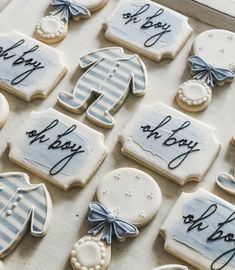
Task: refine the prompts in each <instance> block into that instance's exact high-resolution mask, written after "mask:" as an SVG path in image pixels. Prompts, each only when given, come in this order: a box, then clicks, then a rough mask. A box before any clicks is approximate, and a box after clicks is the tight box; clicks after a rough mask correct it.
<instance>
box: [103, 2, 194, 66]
mask: <svg viewBox="0 0 235 270" xmlns="http://www.w3.org/2000/svg"><path fill="white" fill-rule="evenodd" d="M104 28H106V32H105V37H106V38H107V39H109V40H111V41H114V42H116V43H118V44H120V45H121V46H124V47H127V48H128V49H131V50H133V51H135V52H137V53H138V54H142V55H144V56H147V57H149V58H151V59H154V60H156V61H160V60H161V59H162V58H174V57H175V56H176V55H177V54H178V52H179V51H180V49H181V48H182V47H183V46H184V44H185V43H186V41H187V40H188V39H189V37H190V35H191V32H192V28H191V27H190V26H189V24H188V18H187V17H185V16H183V15H181V14H180V13H177V12H175V11H173V10H171V9H169V8H167V7H164V6H162V5H160V4H157V3H154V2H152V1H148V0H121V1H119V3H118V5H117V8H116V10H115V11H114V13H113V14H112V15H111V16H110V18H108V19H107V21H106V23H105V24H104Z"/></svg>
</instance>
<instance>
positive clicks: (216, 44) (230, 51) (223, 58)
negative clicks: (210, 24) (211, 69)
mask: <svg viewBox="0 0 235 270" xmlns="http://www.w3.org/2000/svg"><path fill="white" fill-rule="evenodd" d="M234 46H235V33H233V32H231V31H227V30H222V29H213V30H209V31H205V32H203V33H201V34H200V35H198V36H197V37H196V39H195V41H194V44H193V48H192V52H193V54H194V55H197V56H199V57H201V58H202V59H204V60H205V61H206V62H208V63H210V64H211V65H213V66H216V67H219V68H224V69H229V70H231V71H233V72H235V52H234Z"/></svg>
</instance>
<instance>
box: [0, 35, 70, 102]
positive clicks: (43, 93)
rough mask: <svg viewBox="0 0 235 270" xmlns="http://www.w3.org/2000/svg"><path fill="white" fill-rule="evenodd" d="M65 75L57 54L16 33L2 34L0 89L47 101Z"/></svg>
mask: <svg viewBox="0 0 235 270" xmlns="http://www.w3.org/2000/svg"><path fill="white" fill-rule="evenodd" d="M66 71H67V68H66V65H65V62H64V59H63V54H62V53H61V52H59V51H58V50H56V49H54V48H51V47H49V46H47V45H45V44H43V43H41V42H39V41H37V40H35V39H33V38H31V37H28V36H26V35H24V34H21V33H19V32H16V31H15V32H12V33H8V34H0V87H1V88H3V89H5V90H7V91H8V92H10V93H12V94H14V95H16V96H18V97H21V98H23V99H24V100H26V101H31V100H32V99H34V98H46V97H47V96H48V94H49V93H50V92H51V91H52V89H53V88H54V87H55V85H56V84H57V83H58V82H59V81H60V79H61V78H62V77H63V76H64V74H65V72H66Z"/></svg>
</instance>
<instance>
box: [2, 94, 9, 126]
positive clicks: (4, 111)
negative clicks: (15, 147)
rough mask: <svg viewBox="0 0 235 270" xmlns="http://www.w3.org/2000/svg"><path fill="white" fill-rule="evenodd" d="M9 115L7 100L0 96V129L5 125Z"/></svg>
mask: <svg viewBox="0 0 235 270" xmlns="http://www.w3.org/2000/svg"><path fill="white" fill-rule="evenodd" d="M8 114H9V104H8V101H7V99H6V98H5V97H4V96H3V95H2V94H0V128H1V127H2V126H3V125H4V124H5V122H6V120H7V117H8Z"/></svg>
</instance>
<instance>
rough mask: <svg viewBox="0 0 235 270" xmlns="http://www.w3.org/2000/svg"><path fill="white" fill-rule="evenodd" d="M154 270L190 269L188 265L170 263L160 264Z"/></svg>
mask: <svg viewBox="0 0 235 270" xmlns="http://www.w3.org/2000/svg"><path fill="white" fill-rule="evenodd" d="M153 270H188V267H186V266H183V265H179V264H168V265H163V266H159V267H157V268H154V269H153Z"/></svg>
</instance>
